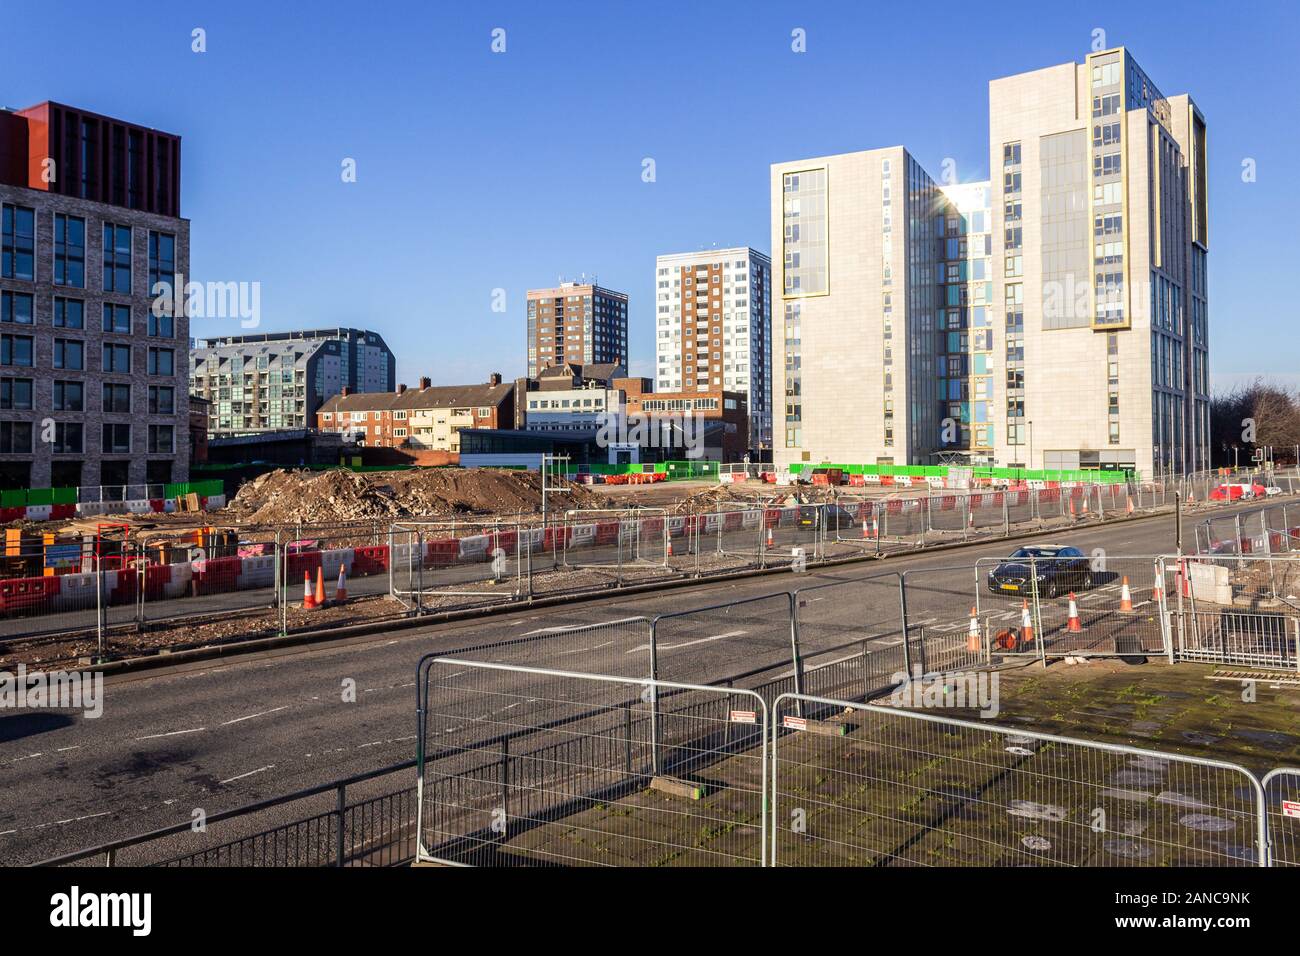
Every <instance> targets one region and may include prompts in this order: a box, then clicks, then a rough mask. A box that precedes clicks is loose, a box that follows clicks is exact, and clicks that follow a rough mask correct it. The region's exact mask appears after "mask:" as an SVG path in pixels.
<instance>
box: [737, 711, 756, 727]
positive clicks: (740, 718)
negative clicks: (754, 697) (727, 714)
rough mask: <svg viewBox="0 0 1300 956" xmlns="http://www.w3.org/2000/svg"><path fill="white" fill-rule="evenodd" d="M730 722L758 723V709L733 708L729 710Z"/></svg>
mask: <svg viewBox="0 0 1300 956" xmlns="http://www.w3.org/2000/svg"><path fill="white" fill-rule="evenodd" d="M731 722H732V723H733V724H756V723H758V711H756V710H733V711H732V712H731Z"/></svg>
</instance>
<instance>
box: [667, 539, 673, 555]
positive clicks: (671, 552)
mask: <svg viewBox="0 0 1300 956" xmlns="http://www.w3.org/2000/svg"><path fill="white" fill-rule="evenodd" d="M672 556H673V539H672V537H671V536H669V538H668V557H670V558H671V557H672Z"/></svg>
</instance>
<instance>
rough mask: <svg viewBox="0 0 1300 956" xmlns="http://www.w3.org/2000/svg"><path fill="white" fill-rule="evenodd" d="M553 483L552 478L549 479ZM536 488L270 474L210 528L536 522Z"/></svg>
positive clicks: (532, 481) (568, 499) (394, 474)
mask: <svg viewBox="0 0 1300 956" xmlns="http://www.w3.org/2000/svg"><path fill="white" fill-rule="evenodd" d="M549 480H550V481H551V482H555V479H554V478H551V479H549ZM561 485H562V487H563V488H564V491H563V492H562V493H556V492H548V493H547V499H548V500H547V507H548V508H549V509H554V510H557V511H558V510H563V509H566V508H600V507H605V506H606V505H607V503H608V499H607V498H606V497H605V496H602V495H598V494H594V493H593V492H591V491H589V490H588V489H586V488H584V487H583V486H581V485H578V484H573V483H569V482H562V483H561ZM541 505H542V480H541V476H540V475H538V474H536V473H534V472H526V471H495V470H491V469H469V470H465V469H452V468H447V469H422V470H413V471H386V472H372V473H368V474H357V473H355V472H351V471H344V470H341V469H332V470H330V471H321V472H312V471H285V470H280V471H273V472H268V473H267V474H265V475H261V476H259V477H257V478H255V479H254V480H253V481H250V482H247V483H245V484H244V485H243V487H241V488H240V489H239V493H238V494H237V495H235V497H234V499H233V500H231V502H230V504H229V505H228V506H227V508H226V509H225V510H224V511H223V512H218V513H217V514H216V515H214V520H215V521H218V522H220V521H231V520H232V519H233V520H235V521H238V522H239V523H240V524H291V523H327V522H333V521H355V520H358V519H367V518H410V517H424V516H431V515H466V514H489V515H501V516H505V515H511V514H534V513H537V512H539V511H540V510H541Z"/></svg>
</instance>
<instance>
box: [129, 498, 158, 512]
mask: <svg viewBox="0 0 1300 956" xmlns="http://www.w3.org/2000/svg"><path fill="white" fill-rule="evenodd" d="M122 505H123V507H125V508H126V510H127V511H129V512H131V514H133V515H147V514H153V505H151V504H149V499H148V498H136V499H134V500H132V501H124V502H122Z"/></svg>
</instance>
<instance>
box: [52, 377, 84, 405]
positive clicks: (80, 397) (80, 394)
mask: <svg viewBox="0 0 1300 956" xmlns="http://www.w3.org/2000/svg"><path fill="white" fill-rule="evenodd" d="M54 410H55V411H56V412H84V411H85V410H86V386H85V385H84V384H83V383H82V382H55V383H54Z"/></svg>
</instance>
